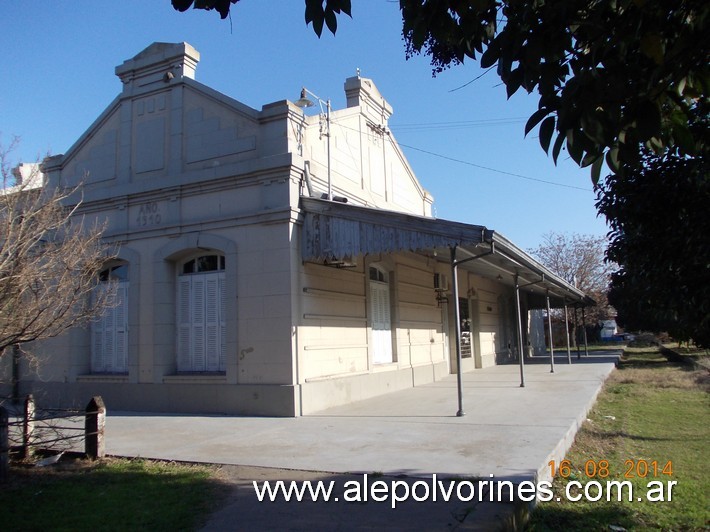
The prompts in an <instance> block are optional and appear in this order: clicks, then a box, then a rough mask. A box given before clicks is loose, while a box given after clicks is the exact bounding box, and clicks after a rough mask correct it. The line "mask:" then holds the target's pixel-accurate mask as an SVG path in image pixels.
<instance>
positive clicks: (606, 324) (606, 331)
mask: <svg viewBox="0 0 710 532" xmlns="http://www.w3.org/2000/svg"><path fill="white" fill-rule="evenodd" d="M600 323H601V326H602V328H601V331H599V336H600V338H601V339H602V340H611V339H613V338H614V336H615V335H616V334H617V333H618V332H619V331H618V328H617V326H616V320H604V321H602V322H600Z"/></svg>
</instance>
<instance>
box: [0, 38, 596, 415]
mask: <svg viewBox="0 0 710 532" xmlns="http://www.w3.org/2000/svg"><path fill="white" fill-rule="evenodd" d="M199 58H200V55H199V53H198V52H197V51H196V50H195V49H194V48H193V47H192V46H190V45H189V44H186V43H179V44H168V43H154V44H152V45H151V46H149V47H148V48H146V49H145V50H144V51H142V52H141V53H139V54H138V55H136V56H135V57H134V58H132V59H129V60H127V61H125V62H124V63H123V64H122V65H120V66H118V67H117V68H116V74H117V75H118V77H119V78H120V80H121V83H122V85H123V90H122V91H121V93H120V94H119V95H118V96H117V97H116V98H115V99H114V100H113V102H111V103H110V104H109V106H108V107H107V108H106V110H105V111H104V112H103V113H102V114H101V115H100V116H99V117H97V119H96V120H95V121H94V123H93V124H92V125H91V126H90V127H89V129H88V130H87V131H86V132H85V133H84V134H83V135H82V136H81V137H80V138H79V139H78V140H77V141H76V143H75V144H74V145H73V146H72V147H71V148H70V149H69V150H68V151H67V153H66V154H64V155H57V156H54V157H51V158H48V159H47V160H46V161H45V162H44V165H43V171H44V173H45V176H46V179H47V185H46V186H48V187H60V186H75V185H77V184H79V183H83V203H82V204H81V206H80V209H79V212H78V214H77V216H82V217H84V218H85V219H89V220H97V221H99V222H101V223H106V224H107V225H106V232H105V238H106V240H107V241H110V242H112V243H115V244H116V247H117V249H118V256H119V259H118V260H116V261H112V262H109V263H107V264H106V269H105V270H104V272H103V273H102V275H101V280H102V281H104V282H114V283H116V286H117V290H118V304H117V306H116V307H115V308H112V309H110V310H107V311H106V313H105V315H104V316H103V318H102V319H100V320H98V321H96V322H95V323H92V324H91V326H90V327H88V328H85V329H80V328H77V329H75V330H72V331H71V332H70V333H69V334H66V335H64V336H62V337H60V338H57V339H54V340H52V341H46V342H43V343H42V344H41V345H35V346H32V349H33V351H34V352H36V353H37V354H38V356H39V358H40V364H39V365H37V366H36V367H34V366H33V367H31V368H29V367H28V368H24V370H23V371H24V372H23V375H22V382H21V389H22V391H23V393H26V392H30V391H31V392H33V393H35V394H36V395H37V396H38V399H39V400H40V401H43V402H47V403H51V404H55V405H58V404H65V405H68V404H84V403H86V401H87V398H89V397H91V396H93V395H97V394H100V395H102V396H103V397H104V400H105V401H106V404H107V405H108V406H109V408H111V409H114V410H116V409H120V410H138V411H163V412H201V413H207V412H224V413H231V414H255V415H276V416H298V415H301V414H306V413H310V412H314V411H317V410H320V409H323V408H326V407H330V406H335V405H339V404H344V403H349V402H352V401H357V400H360V399H365V398H368V397H372V396H376V395H379V394H384V393H387V392H391V391H394V390H400V389H404V388H408V387H411V386H417V385H420V384H424V383H428V382H432V381H434V380H437V379H440V378H441V377H443V376H445V375H447V374H449V373H451V372H453V371H455V370H456V345H457V342H456V339H457V336H456V329H457V328H456V320H455V311H456V309H457V307H458V311H459V313H460V326H461V338H460V339H461V346H462V370H464V371H472V370H475V369H476V368H482V367H486V366H491V365H493V364H496V363H503V362H507V361H511V360H515V359H516V358H517V357H518V356H519V353H520V351H521V350H520V346H519V344H520V341H519V337H520V335H522V336H523V345H527V342H528V341H529V338H528V333H527V327H526V326H525V327H524V325H526V324H527V323H528V322H527V313H528V311H529V310H531V309H535V308H544V307H545V298H546V296H547V295H549V296H550V299H551V301H552V302H553V304H554V305H555V306H561V305H562V304H563V301H566V302H568V303H570V304H573V303H583V302H585V296H584V294H583V293H582V292H580V291H579V290H577V289H576V288H575V287H573V286H571V285H570V284H569V283H567V282H565V281H564V280H562V279H560V278H559V277H557V276H555V275H553V274H552V273H551V272H549V271H548V270H546V269H545V268H544V267H542V266H541V265H540V264H538V263H537V262H535V261H534V260H533V259H532V258H531V257H530V256H528V255H527V254H526V253H524V252H523V251H521V250H520V249H519V248H517V247H516V246H515V245H514V244H513V243H511V242H510V241H509V240H507V239H506V238H505V237H503V236H502V235H500V234H499V233H496V232H494V231H492V230H489V229H487V228H486V227H484V226H478V225H467V224H462V223H458V222H450V221H446V220H440V219H436V218H433V217H432V209H431V207H432V203H433V198H432V197H431V195H430V194H429V193H428V192H427V191H426V190H425V189H424V187H423V186H422V185H421V184H420V182H419V180H418V179H417V177H416V176H415V174H414V171H413V170H412V168H411V167H410V165H409V163H408V162H407V160H406V158H405V156H404V154H403V152H402V150H401V149H400V147H399V146H398V144H397V142H396V140H395V139H394V137H393V136H392V134H391V133H390V131H389V129H388V119H389V118H390V115H391V114H392V108H391V107H390V105H389V104H388V103H387V101H386V100H385V99H384V98H383V96H382V95H381V94H380V93H379V91H378V90H377V87H376V86H375V84H374V83H373V82H372V80H369V79H366V78H362V77H359V76H356V77H352V78H348V79H347V80H346V81H345V93H346V96H347V107H346V108H344V109H337V110H333V111H332V113H331V117H330V118H331V120H330V131H328V123H327V121H326V118H325V117H324V116H306V115H305V114H304V112H303V111H302V109H301V108H299V107H297V106H296V105H294V103H292V102H290V101H287V100H282V101H278V102H274V103H270V104H267V105H264V106H263V107H262V108H261V110H256V109H252V108H250V107H248V106H246V105H244V104H242V103H240V102H238V101H237V100H235V99H232V98H231V97H229V96H226V95H224V94H222V93H219V92H217V91H215V90H213V89H211V88H209V87H207V86H205V85H203V84H201V83H199V82H197V81H195V79H194V75H195V69H196V67H197V64H198V61H199ZM329 151H330V156H328V152H329ZM329 176H330V177H329ZM329 187H330V190H331V191H332V195H333V197H334V199H330V200H329V199H328V197H327V193H328V190H329ZM462 201H464V199H462ZM452 249H454V250H455V252H454V255H453V258H455V259H456V260H457V261H459V262H460V265H459V266H458V269H457V275H458V286H457V288H458V294H459V297H458V300H456V299H455V298H454V293H453V284H452V279H453V274H452ZM516 279H517V281H518V284H519V285H520V286H521V309H522V310H521V312H522V317H521V318H518V317H517V315H516V303H515V289H514V283H515V281H516ZM518 324H520V327H519V326H518ZM537 334H538V336H539V334H540V331H537ZM5 369H6V368H5Z"/></svg>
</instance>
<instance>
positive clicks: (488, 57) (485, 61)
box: [481, 43, 500, 68]
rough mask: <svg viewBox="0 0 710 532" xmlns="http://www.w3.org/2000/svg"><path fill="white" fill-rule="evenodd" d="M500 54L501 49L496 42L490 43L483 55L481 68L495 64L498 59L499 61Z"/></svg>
mask: <svg viewBox="0 0 710 532" xmlns="http://www.w3.org/2000/svg"><path fill="white" fill-rule="evenodd" d="M499 55H500V50H499V49H498V46H497V45H495V44H494V43H491V44H489V45H488V48H486V51H485V52H483V55H482V56H481V68H490V67H492V66H493V65H495V64H496V61H498V57H499Z"/></svg>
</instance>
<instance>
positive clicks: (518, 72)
mask: <svg viewBox="0 0 710 532" xmlns="http://www.w3.org/2000/svg"><path fill="white" fill-rule="evenodd" d="M522 81H523V70H522V69H521V68H520V67H518V68H516V69H515V70H513V71H512V72H511V73H510V76H508V79H506V80H504V82H505V90H506V93H507V94H508V98H509V99H510V97H511V96H512V95H513V94H515V92H516V91H517V90H518V89H519V88H520V84H521V83H522Z"/></svg>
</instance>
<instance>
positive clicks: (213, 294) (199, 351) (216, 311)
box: [177, 271, 227, 372]
mask: <svg viewBox="0 0 710 532" xmlns="http://www.w3.org/2000/svg"><path fill="white" fill-rule="evenodd" d="M225 304H226V297H225V276H224V271H214V272H206V273H189V274H187V275H181V276H179V277H178V294H177V307H178V308H177V322H178V338H177V343H178V360H177V362H178V371H181V372H223V371H225V370H226V356H225V354H226V345H225V344H226V336H227V335H226V326H225V317H226V316H225V314H226V312H225V306H226V305H225Z"/></svg>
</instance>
